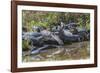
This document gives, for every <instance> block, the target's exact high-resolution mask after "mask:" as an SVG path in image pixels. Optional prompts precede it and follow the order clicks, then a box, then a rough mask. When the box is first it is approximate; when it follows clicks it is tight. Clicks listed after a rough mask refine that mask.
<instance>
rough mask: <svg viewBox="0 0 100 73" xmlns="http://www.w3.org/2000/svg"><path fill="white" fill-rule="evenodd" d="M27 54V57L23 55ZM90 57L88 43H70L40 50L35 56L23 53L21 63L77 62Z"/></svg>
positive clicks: (26, 52)
mask: <svg viewBox="0 0 100 73" xmlns="http://www.w3.org/2000/svg"><path fill="white" fill-rule="evenodd" d="M25 54H27V55H25ZM89 57H90V43H89V41H84V42H78V43H72V44H70V45H64V46H62V47H59V48H50V49H45V50H41V51H40V52H39V53H37V54H34V55H32V54H30V52H29V51H23V56H22V59H23V60H22V61H23V62H34V61H36V62H37V61H55V60H79V59H88V58H89Z"/></svg>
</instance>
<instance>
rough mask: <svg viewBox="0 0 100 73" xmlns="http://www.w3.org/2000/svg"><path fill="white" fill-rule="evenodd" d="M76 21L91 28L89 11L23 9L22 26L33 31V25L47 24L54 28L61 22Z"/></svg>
mask: <svg viewBox="0 0 100 73" xmlns="http://www.w3.org/2000/svg"><path fill="white" fill-rule="evenodd" d="M61 21H62V22H64V23H65V24H68V23H71V22H75V23H78V24H79V26H80V27H85V28H86V29H89V28H90V14H89V13H71V12H70V13H69V12H47V11H31V10H23V11H22V26H23V27H26V28H27V31H32V26H33V25H34V26H45V27H47V28H52V27H53V26H56V25H58V24H60V22H61Z"/></svg>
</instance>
